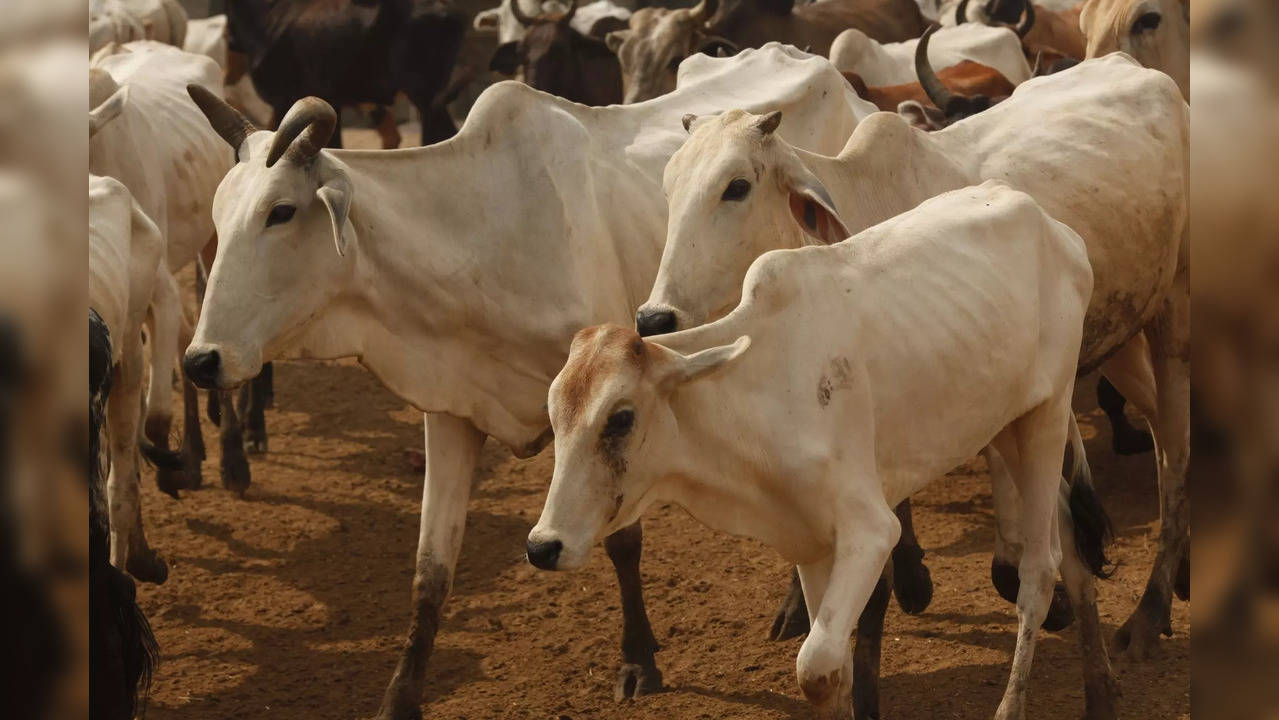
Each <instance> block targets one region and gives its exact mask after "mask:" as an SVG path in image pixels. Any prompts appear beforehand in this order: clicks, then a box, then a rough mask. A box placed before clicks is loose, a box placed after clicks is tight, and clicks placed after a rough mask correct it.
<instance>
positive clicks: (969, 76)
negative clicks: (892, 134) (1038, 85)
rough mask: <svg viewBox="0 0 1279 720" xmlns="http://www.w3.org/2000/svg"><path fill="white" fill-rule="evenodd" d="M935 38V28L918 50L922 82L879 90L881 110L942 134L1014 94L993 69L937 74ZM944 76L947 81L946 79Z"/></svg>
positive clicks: (970, 66) (963, 67)
mask: <svg viewBox="0 0 1279 720" xmlns="http://www.w3.org/2000/svg"><path fill="white" fill-rule="evenodd" d="M932 34H933V28H929V29H928V32H926V33H924V37H922V38H920V41H919V44H918V45H917V46H916V47H915V72H916V74H917V75H918V76H919V82H917V83H912V84H910V85H902V86H897V87H896V88H877V89H876V90H877V91H878V92H879V94H880V100H879V102H876V103H875V104H876V105H878V106H879V107H880V108H881V109H893V110H895V111H896V112H897V113H898V114H900V115H901V116H902V117H904V118H906V119H907V120H908V121H910V124H911V125H913V126H914V127H917V128H920V129H921V130H940V129H942V128H944V127H946V126H948V125H950V124H952V123H956V122H959V121H960V120H963V119H964V118H966V117H972V116H973V115H976V114H977V113H979V112H981V111H983V110H987V109H989V108H990V107H991V106H992V105H994V104H996V103H999V102H1003V101H1004V100H1005V99H1007V97H1008V96H1009V95H1011V94H1012V92H1013V87H1012V83H1010V82H1008V81H1007V80H1006V79H1004V77H1003V76H1002V75H1000V74H999V73H998V72H997V71H995V70H994V69H993V68H987V67H984V66H981V65H976V66H974V65H973V64H972V63H967V64H962V63H961V64H960V65H956V66H955V67H953V68H947V69H945V70H943V71H942V72H941V74H938V73H936V72H934V71H933V68H932V66H931V65H929V63H928V44H929V38H930V36H931V35H932ZM942 75H946V76H947V77H946V78H945V79H943V78H942ZM845 77H847V75H845ZM854 87H856V84H854ZM869 91H870V88H867V92H869ZM858 94H860V91H859V93H858ZM921 96H922V99H921ZM898 98H900V100H899V102H898V103H897V104H896V105H895V106H893V107H892V108H885V107H884V106H883V105H880V102H883V103H885V104H887V103H889V102H891V101H892V100H894V99H898Z"/></svg>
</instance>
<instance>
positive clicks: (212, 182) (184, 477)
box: [89, 42, 248, 580]
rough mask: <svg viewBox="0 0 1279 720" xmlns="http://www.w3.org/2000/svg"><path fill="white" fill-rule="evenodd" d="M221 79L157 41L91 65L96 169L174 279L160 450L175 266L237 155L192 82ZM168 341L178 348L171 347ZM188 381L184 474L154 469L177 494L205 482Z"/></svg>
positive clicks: (171, 288)
mask: <svg viewBox="0 0 1279 720" xmlns="http://www.w3.org/2000/svg"><path fill="white" fill-rule="evenodd" d="M221 77H222V71H221V69H220V68H219V67H218V66H217V65H216V64H215V63H214V62H213V61H212V60H211V59H209V58H207V57H204V56H200V55H194V54H191V53H187V52H184V51H182V50H179V49H178V48H175V47H171V46H168V45H163V44H160V43H156V42H140V43H130V44H126V45H123V46H120V47H119V48H118V52H116V53H115V54H110V53H109V52H106V53H105V54H104V53H99V55H98V56H97V57H95V62H94V66H93V67H91V68H90V70H89V85H90V90H89V96H90V97H89V102H90V106H91V107H93V108H94V110H93V111H91V113H90V118H91V119H90V126H91V127H90V131H91V133H92V136H91V137H90V140H89V169H90V170H91V171H92V172H93V173H95V174H98V175H103V176H109V177H113V178H116V179H118V180H119V181H120V182H122V183H123V184H124V185H125V187H127V188H129V191H130V192H131V194H132V195H133V197H134V199H135V200H136V201H137V203H138V204H139V206H140V207H141V208H142V210H143V211H144V212H145V213H146V215H147V216H148V217H150V218H151V219H152V220H153V221H154V222H155V224H156V226H157V227H158V228H159V229H160V234H161V236H162V237H163V238H164V242H165V259H166V267H167V269H168V271H169V272H170V277H169V280H168V282H166V283H164V284H163V285H162V288H161V292H160V293H158V294H157V296H156V303H155V305H154V307H153V322H154V327H153V330H154V334H155V338H154V340H155V345H154V347H155V348H156V349H157V351H156V352H153V353H152V363H153V365H152V372H151V380H150V387H149V390H148V394H147V405H148V407H149V408H150V416H149V417H148V418H147V421H146V425H145V430H146V434H147V436H148V437H149V438H150V439H151V440H152V441H153V442H155V443H156V444H157V445H159V446H160V447H161V448H167V447H168V438H169V430H170V428H171V426H172V420H173V418H172V413H173V398H172V392H173V385H172V377H173V371H174V369H175V367H176V365H175V362H176V358H177V352H178V349H179V348H181V347H184V346H185V345H186V341H187V340H188V339H189V336H190V332H191V328H190V325H189V323H188V322H187V320H186V318H185V315H184V313H183V310H182V304H181V300H180V298H179V296H178V291H177V284H176V281H174V280H173V278H172V273H176V272H177V271H178V270H180V269H181V268H183V267H185V266H187V265H189V264H190V263H191V262H192V261H194V260H195V259H196V257H197V256H198V254H199V252H200V250H201V249H202V248H204V247H205V246H206V245H207V244H208V243H209V241H210V240H211V239H212V238H213V233H214V228H213V220H212V206H213V195H214V192H215V191H216V190H217V186H218V183H219V182H220V181H221V179H222V176H223V175H225V174H226V171H227V169H228V168H230V167H231V165H232V164H233V153H232V152H231V151H230V150H229V149H228V148H227V147H226V145H225V143H223V142H222V140H221V138H219V137H218V135H217V133H215V132H214V131H213V130H212V129H211V128H210V127H209V125H208V122H207V121H206V120H205V119H204V116H203V115H202V114H201V113H200V111H199V109H198V108H196V106H195V105H194V104H193V103H192V102H191V99H190V97H189V96H188V95H187V93H186V85H187V84H188V83H199V84H201V85H202V86H204V87H208V88H210V89H211V90H213V91H215V92H218V93H220V92H221V88H222V82H221ZM125 93H127V100H126V99H125ZM104 113H114V114H117V115H118V116H117V117H115V119H114V120H111V121H110V122H106V123H103V122H102V121H101V119H97V120H95V119H94V118H95V116H96V117H100V116H102V115H103V114H104ZM167 348H173V349H174V351H173V352H165V351H164V350H165V349H167ZM184 386H185V391H184V393H183V397H184V401H185V403H184V404H185V406H186V407H185V417H184V422H183V433H184V439H183V451H184V455H185V458H186V463H185V467H184V468H183V469H182V470H181V471H180V472H175V471H174V470H173V469H172V468H163V467H162V468H160V469H159V471H158V473H157V480H158V482H159V483H160V486H161V488H162V489H164V490H165V491H166V492H170V493H172V494H176V493H177V492H178V490H179V489H180V488H182V487H190V486H193V485H195V484H196V483H198V480H197V478H198V476H199V461H200V459H201V458H202V457H203V454H204V450H203V443H202V440H201V438H200V431H199V421H198V412H197V408H196V398H195V389H194V387H193V386H191V385H190V384H189V383H184ZM225 404H226V403H223V405H225ZM232 425H233V423H231V422H230V421H229V418H228V422H227V423H226V426H225V427H224V440H226V442H224V443H223V476H224V480H225V479H226V478H227V477H230V478H232V479H233V480H237V481H240V482H243V483H244V484H247V481H248V463H247V461H246V460H244V454H243V453H244V451H243V447H242V445H241V441H240V440H239V438H238V436H236V435H235V433H231V432H229V431H227V430H226V428H229V427H231V426H232ZM230 440H234V442H230ZM228 453H230V454H229V455H228ZM228 460H229V461H228ZM231 484H232V486H233V487H234V486H235V484H234V483H231ZM129 522H131V520H129V519H128V518H126V519H125V521H124V522H121V523H118V524H117V523H116V522H115V521H114V519H113V521H112V531H113V532H117V533H118V535H117V537H116V538H115V542H126V540H125V539H126V538H134V539H141V538H143V531H142V529H141V528H140V527H136V528H134V527H130V526H129V525H128V523H129ZM128 542H132V540H128ZM121 554H122V556H128V555H129V554H130V553H129V552H127V551H125V552H122V553H121ZM153 565H155V566H157V567H162V566H163V562H162V561H161V560H160V559H159V558H155V559H154V563H153ZM139 579H141V580H150V579H154V578H149V577H139Z"/></svg>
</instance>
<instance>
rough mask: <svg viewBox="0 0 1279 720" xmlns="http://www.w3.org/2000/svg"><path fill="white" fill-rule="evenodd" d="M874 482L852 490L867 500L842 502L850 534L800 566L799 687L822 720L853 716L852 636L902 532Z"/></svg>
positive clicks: (852, 498)
mask: <svg viewBox="0 0 1279 720" xmlns="http://www.w3.org/2000/svg"><path fill="white" fill-rule="evenodd" d="M870 481H871V482H870V483H867V484H865V485H864V486H863V487H855V488H853V492H854V493H856V492H858V491H859V490H873V492H866V493H864V495H865V497H860V496H856V497H845V498H842V499H841V502H840V504H841V505H842V506H843V507H842V508H841V515H843V516H844V517H845V518H846V519H847V522H841V523H840V524H839V526H838V527H839V528H840V529H846V530H845V532H846V535H845V536H844V537H840V536H838V535H837V537H836V538H835V551H834V553H832V555H831V556H829V557H828V558H827V559H825V560H823V561H819V562H817V563H813V564H811V565H801V566H800V568H799V574H800V580H801V582H802V583H803V586H804V600H805V602H806V603H807V605H808V607H809V624H810V625H811V627H812V629H811V630H810V631H809V633H808V638H807V639H805V640H804V644H803V646H802V647H800V649H799V657H798V658H797V659H796V674H797V676H798V678H799V686H800V689H801V690H803V692H804V696H805V697H807V698H808V700H809V702H811V703H813V705H814V706H815V707H816V711H817V716H818V717H820V718H839V719H840V720H846V719H847V718H848V716H849V715H851V714H852V712H853V707H852V706H853V696H852V683H853V658H852V653H850V652H849V650H850V648H849V646H848V638H849V637H850V636H851V635H852V634H853V631H854V630H855V629H856V626H857V622H858V618H859V617H860V616H861V614H862V611H863V610H864V609H865V608H866V607H867V605H868V603H869V601H870V598H871V596H872V595H873V594H874V592H875V588H876V586H877V585H878V584H880V583H881V582H882V581H883V577H882V576H883V572H884V566H885V564H886V563H887V562H888V559H889V557H890V555H891V554H892V550H893V546H894V545H896V544H897V540H898V534H899V533H900V526H899V525H898V523H897V518H896V517H895V516H894V515H893V511H892V509H891V508H889V507H888V506H887V505H885V504H884V501H883V496H882V495H880V494H879V483H878V482H876V481H875V479H874V478H873V476H872V477H871V478H870ZM838 532H839V531H838V530H837V533H838ZM814 608H816V610H814Z"/></svg>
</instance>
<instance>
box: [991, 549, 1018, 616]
mask: <svg viewBox="0 0 1279 720" xmlns="http://www.w3.org/2000/svg"><path fill="white" fill-rule="evenodd" d="M990 583H991V584H992V585H994V586H995V592H998V593H999V597H1001V598H1003V599H1005V600H1007V601H1008V602H1010V603H1012V604H1014V605H1016V604H1017V593H1018V592H1020V591H1021V578H1020V577H1019V576H1018V574H1017V566H1016V565H1013V564H1012V563H1010V562H1005V561H1003V560H1000V559H999V558H992V559H991V561H990Z"/></svg>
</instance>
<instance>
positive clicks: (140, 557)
mask: <svg viewBox="0 0 1279 720" xmlns="http://www.w3.org/2000/svg"><path fill="white" fill-rule="evenodd" d="M125 570H128V571H129V574H130V575H132V576H133V578H134V579H135V580H137V581H138V582H146V583H152V584H154V585H162V584H163V583H164V581H165V580H167V579H169V565H168V564H167V563H166V562H164V558H162V557H160V553H157V552H156V551H154V550H151V549H150V548H148V549H145V550H139V551H135V552H132V553H129V561H128V562H127V563H126V567H125Z"/></svg>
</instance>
